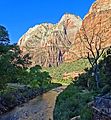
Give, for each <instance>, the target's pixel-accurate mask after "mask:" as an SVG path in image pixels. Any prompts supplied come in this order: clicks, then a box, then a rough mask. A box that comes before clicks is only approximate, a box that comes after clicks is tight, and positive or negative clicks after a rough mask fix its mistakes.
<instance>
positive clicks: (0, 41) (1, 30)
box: [0, 26, 51, 90]
mask: <svg viewBox="0 0 111 120" xmlns="http://www.w3.org/2000/svg"><path fill="white" fill-rule="evenodd" d="M9 42H10V40H9V35H8V32H7V30H6V28H5V27H3V26H0V71H1V72H0V90H5V89H6V88H7V87H6V86H7V84H8V83H17V84H21V85H29V86H31V87H32V88H40V89H44V88H46V86H49V84H51V77H50V75H49V73H48V72H46V71H43V70H42V68H41V67H40V66H39V65H37V66H34V67H31V68H28V66H29V65H31V61H30V57H29V54H26V55H23V54H22V51H21V50H20V49H19V47H18V46H17V45H15V44H13V45H9V44H8V43H9Z"/></svg>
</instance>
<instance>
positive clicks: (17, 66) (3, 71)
mask: <svg viewBox="0 0 111 120" xmlns="http://www.w3.org/2000/svg"><path fill="white" fill-rule="evenodd" d="M1 46H2V47H3V49H5V50H4V51H2V52H1V54H0V89H2V88H4V87H5V85H6V84H7V83H10V82H14V83H17V82H19V83H27V82H29V79H30V77H29V73H28V72H27V69H28V67H27V66H28V65H29V64H31V62H30V57H29V56H28V55H25V56H23V55H22V54H21V51H20V49H19V47H18V46H15V45H6V46H4V45H1Z"/></svg>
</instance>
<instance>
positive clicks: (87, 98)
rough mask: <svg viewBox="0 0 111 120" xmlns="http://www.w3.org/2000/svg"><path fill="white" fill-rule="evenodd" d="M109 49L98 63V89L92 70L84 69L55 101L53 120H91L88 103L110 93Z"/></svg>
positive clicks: (110, 63)
mask: <svg viewBox="0 0 111 120" xmlns="http://www.w3.org/2000/svg"><path fill="white" fill-rule="evenodd" d="M110 66H111V48H109V49H108V50H106V52H105V53H104V54H103V56H102V58H101V60H100V61H99V64H98V67H99V71H100V72H99V78H100V88H99V89H98V88H97V85H96V80H95V78H94V76H93V74H92V73H93V69H92V68H85V73H83V74H81V75H80V76H79V77H78V78H77V80H76V81H73V84H70V85H69V86H68V87H67V89H66V90H65V91H64V92H62V93H61V94H60V95H59V96H58V98H57V100H56V106H55V109H54V120H66V119H67V120H70V119H71V118H73V117H75V116H80V120H92V110H91V108H90V107H89V106H88V103H89V102H91V101H92V100H94V98H95V96H98V95H105V94H107V93H111V84H110V83H111V67H110Z"/></svg>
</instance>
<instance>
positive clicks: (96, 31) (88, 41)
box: [79, 20, 104, 88]
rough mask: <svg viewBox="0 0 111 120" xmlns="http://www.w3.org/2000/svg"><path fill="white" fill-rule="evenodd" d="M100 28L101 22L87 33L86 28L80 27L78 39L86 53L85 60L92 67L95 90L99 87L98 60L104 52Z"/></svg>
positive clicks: (102, 35) (102, 34)
mask: <svg viewBox="0 0 111 120" xmlns="http://www.w3.org/2000/svg"><path fill="white" fill-rule="evenodd" d="M103 32H104V31H103V29H102V28H101V20H100V21H99V22H98V23H97V24H96V25H95V26H94V27H93V28H92V29H90V31H88V29H87V27H85V26H84V25H83V26H82V28H81V30H80V33H79V38H80V40H81V42H83V44H84V47H85V48H86V50H87V51H88V52H87V59H88V61H89V63H90V65H91V66H92V69H93V72H92V75H93V76H94V78H95V80H96V85H97V88H99V86H100V78H99V67H98V63H99V59H100V57H101V55H102V54H103V52H104V48H102V42H103V40H104V33H103Z"/></svg>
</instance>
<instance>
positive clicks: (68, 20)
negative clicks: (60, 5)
mask: <svg viewBox="0 0 111 120" xmlns="http://www.w3.org/2000/svg"><path fill="white" fill-rule="evenodd" d="M81 24H82V20H81V19H80V18H79V17H78V16H75V15H72V14H65V15H64V16H63V17H62V18H61V20H60V21H59V22H58V23H57V24H50V23H43V24H40V25H36V26H35V27H33V28H30V29H29V30H28V31H27V32H26V33H25V34H24V35H23V36H22V37H21V38H20V40H19V42H18V45H19V46H20V49H21V50H22V51H23V53H24V54H26V53H30V55H31V57H32V65H36V64H40V65H42V66H46V67H47V66H48V67H50V66H58V65H59V64H60V63H62V62H63V61H64V54H65V52H66V51H68V50H69V48H70V46H71V45H72V44H73V43H74V39H75V35H76V33H77V31H78V30H79V28H80V27H81Z"/></svg>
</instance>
